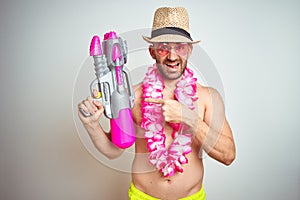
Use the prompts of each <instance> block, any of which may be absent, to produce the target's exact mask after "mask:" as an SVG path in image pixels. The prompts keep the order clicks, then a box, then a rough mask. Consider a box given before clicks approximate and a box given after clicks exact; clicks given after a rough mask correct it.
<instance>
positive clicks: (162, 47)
mask: <svg viewBox="0 0 300 200" xmlns="http://www.w3.org/2000/svg"><path fill="white" fill-rule="evenodd" d="M156 52H157V53H158V54H159V55H160V56H165V55H167V54H168V53H169V46H168V45H166V44H159V45H158V46H157V47H156Z"/></svg>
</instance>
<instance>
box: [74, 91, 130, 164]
mask: <svg viewBox="0 0 300 200" xmlns="http://www.w3.org/2000/svg"><path fill="white" fill-rule="evenodd" d="M79 109H83V110H84V111H86V112H87V113H91V114H92V115H91V116H90V117H85V116H83V115H82V113H81V112H80V111H79ZM103 112H104V108H103V106H102V105H101V103H99V102H98V101H94V100H93V99H92V98H91V97H88V98H87V99H86V100H84V101H83V102H81V103H80V104H79V105H78V116H79V118H80V120H81V122H82V124H83V126H84V128H85V129H86V130H87V132H88V134H89V136H90V138H91V140H92V142H93V144H94V146H95V147H96V148H97V149H98V150H99V151H100V152H101V153H102V154H103V155H105V156H106V157H107V158H109V159H114V158H117V157H119V156H120V155H121V154H122V153H123V151H124V150H123V149H120V148H118V147H116V146H115V145H114V144H113V143H112V142H111V139H110V137H109V135H110V134H108V133H106V132H105V131H104V130H103V129H102V127H101V125H100V123H99V119H100V117H101V115H102V114H103Z"/></svg>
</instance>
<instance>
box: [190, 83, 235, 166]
mask: <svg viewBox="0 0 300 200" xmlns="http://www.w3.org/2000/svg"><path fill="white" fill-rule="evenodd" d="M201 93H202V92H201ZM200 95H201V97H204V98H205V101H206V109H205V113H204V119H203V120H199V122H198V127H197V128H196V131H195V139H196V140H197V142H199V144H200V145H201V146H202V148H203V149H204V150H205V152H206V153H207V154H208V155H209V156H210V157H212V158H214V159H215V160H218V161H219V162H222V163H223V164H225V165H230V164H231V163H232V162H233V160H234V159H235V154H236V152H235V144H234V139H233V136H232V131H231V128H230V125H229V124H228V122H227V120H226V117H225V109H224V104H223V100H222V97H221V96H220V94H219V93H218V92H217V91H216V90H215V89H212V88H205V89H204V90H203V93H202V94H200Z"/></svg>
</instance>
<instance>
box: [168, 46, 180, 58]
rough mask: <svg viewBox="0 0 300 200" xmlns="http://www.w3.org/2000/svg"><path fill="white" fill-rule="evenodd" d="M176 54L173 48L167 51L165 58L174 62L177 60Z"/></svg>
mask: <svg viewBox="0 0 300 200" xmlns="http://www.w3.org/2000/svg"><path fill="white" fill-rule="evenodd" d="M177 56H178V55H177V53H176V52H175V49H174V48H171V49H170V51H169V54H168V56H167V58H168V59H169V60H171V61H175V60H176V59H177Z"/></svg>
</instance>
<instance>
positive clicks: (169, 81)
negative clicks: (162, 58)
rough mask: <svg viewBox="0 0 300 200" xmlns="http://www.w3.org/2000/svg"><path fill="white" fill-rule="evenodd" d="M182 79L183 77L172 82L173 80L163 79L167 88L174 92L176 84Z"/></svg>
mask: <svg viewBox="0 0 300 200" xmlns="http://www.w3.org/2000/svg"><path fill="white" fill-rule="evenodd" d="M180 78H181V76H180V77H179V78H178V79H174V80H171V79H168V78H164V77H163V81H164V85H165V87H166V88H170V89H172V90H174V89H175V88H176V84H177V83H178V81H179V80H180Z"/></svg>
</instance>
